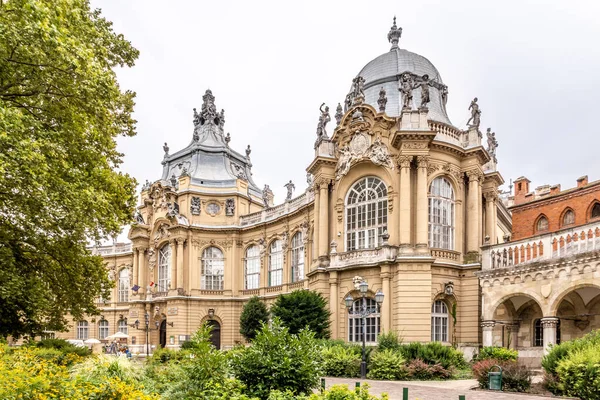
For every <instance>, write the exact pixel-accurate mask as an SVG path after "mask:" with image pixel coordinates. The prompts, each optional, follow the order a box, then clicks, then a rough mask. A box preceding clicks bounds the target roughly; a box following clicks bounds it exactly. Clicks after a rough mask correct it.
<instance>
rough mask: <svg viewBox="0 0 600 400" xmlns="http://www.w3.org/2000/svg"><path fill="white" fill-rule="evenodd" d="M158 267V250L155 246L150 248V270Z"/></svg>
mask: <svg viewBox="0 0 600 400" xmlns="http://www.w3.org/2000/svg"><path fill="white" fill-rule="evenodd" d="M154 267H156V250H154V248H153V247H150V248H149V249H148V271H150V272H152V271H154Z"/></svg>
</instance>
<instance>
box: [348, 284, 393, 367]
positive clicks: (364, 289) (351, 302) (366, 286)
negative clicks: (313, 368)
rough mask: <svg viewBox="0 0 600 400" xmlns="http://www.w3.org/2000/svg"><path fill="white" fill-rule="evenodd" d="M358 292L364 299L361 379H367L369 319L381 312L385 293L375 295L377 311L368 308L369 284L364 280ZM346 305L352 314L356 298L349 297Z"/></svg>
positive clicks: (361, 308)
mask: <svg viewBox="0 0 600 400" xmlns="http://www.w3.org/2000/svg"><path fill="white" fill-rule="evenodd" d="M358 290H359V292H360V296H361V297H362V305H361V307H360V310H359V311H358V315H359V316H360V319H361V325H362V361H361V363H360V377H361V378H362V379H365V378H366V377H367V358H366V345H367V343H366V336H367V332H366V331H367V317H368V316H369V315H371V314H375V313H377V312H378V311H379V309H380V307H381V303H383V296H384V295H383V292H382V291H381V289H379V290H378V291H377V293H375V302H376V303H377V306H376V307H375V309H373V308H370V309H369V308H368V307H367V298H366V296H367V292H368V290H369V284H368V283H367V282H366V281H365V280H363V281H362V282H360V284H359V285H358ZM344 301H345V303H346V308H347V309H348V313H350V312H351V311H352V307H353V306H354V298H353V297H352V296H351V295H348V296H347V297H346V298H345V299H344Z"/></svg>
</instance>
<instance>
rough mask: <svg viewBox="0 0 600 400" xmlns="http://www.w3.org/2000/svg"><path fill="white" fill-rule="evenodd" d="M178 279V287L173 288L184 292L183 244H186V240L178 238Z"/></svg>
mask: <svg viewBox="0 0 600 400" xmlns="http://www.w3.org/2000/svg"><path fill="white" fill-rule="evenodd" d="M176 242H177V279H176V285H171V287H173V286H174V287H176V288H177V289H181V290H183V244H184V243H185V239H184V238H177V239H176Z"/></svg>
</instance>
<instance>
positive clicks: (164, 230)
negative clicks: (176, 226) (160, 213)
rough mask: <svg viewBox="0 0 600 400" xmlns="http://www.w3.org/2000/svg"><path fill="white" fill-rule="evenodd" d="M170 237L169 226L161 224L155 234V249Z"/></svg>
mask: <svg viewBox="0 0 600 400" xmlns="http://www.w3.org/2000/svg"><path fill="white" fill-rule="evenodd" d="M169 236H171V232H169V225H167V224H160V226H159V227H158V229H157V230H156V233H155V234H154V247H156V246H157V245H158V242H160V241H161V240H162V239H164V238H168V237H169Z"/></svg>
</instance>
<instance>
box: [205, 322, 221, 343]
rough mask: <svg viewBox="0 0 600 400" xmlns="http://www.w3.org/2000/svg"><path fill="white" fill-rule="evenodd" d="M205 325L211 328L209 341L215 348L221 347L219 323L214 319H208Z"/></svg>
mask: <svg viewBox="0 0 600 400" xmlns="http://www.w3.org/2000/svg"><path fill="white" fill-rule="evenodd" d="M206 325H207V326H209V327H210V328H211V330H210V342H211V343H212V344H213V346H215V348H217V349H220V348H221V324H219V322H218V321H215V320H214V319H209V320H208V321H206Z"/></svg>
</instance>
